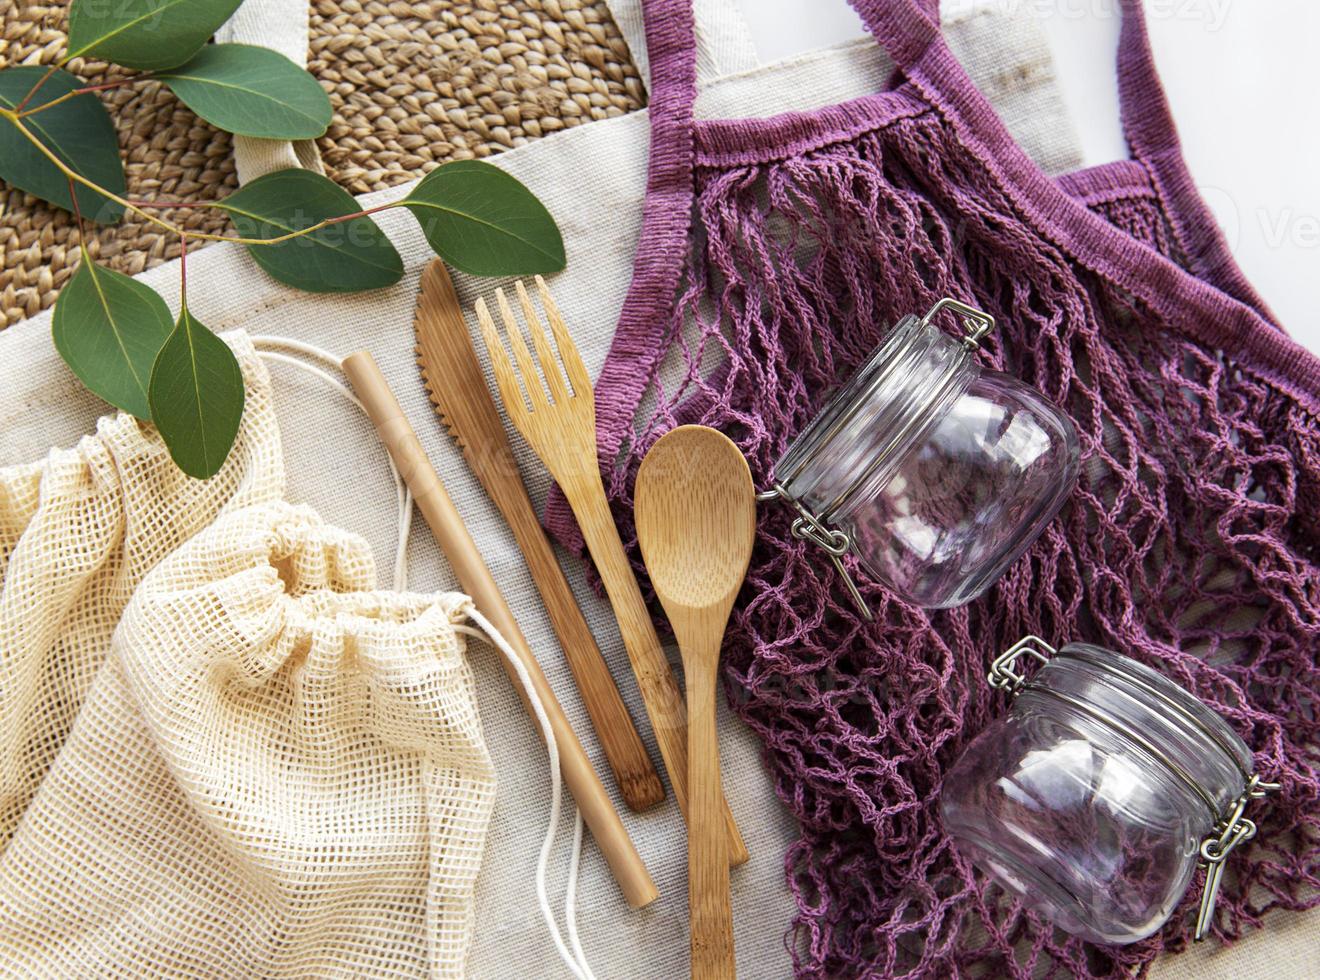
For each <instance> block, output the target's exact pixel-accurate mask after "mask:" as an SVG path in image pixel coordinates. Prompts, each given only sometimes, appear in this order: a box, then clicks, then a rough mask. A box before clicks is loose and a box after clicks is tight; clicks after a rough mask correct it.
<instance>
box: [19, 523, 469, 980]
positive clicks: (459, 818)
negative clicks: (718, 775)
mask: <svg viewBox="0 0 1320 980" xmlns="http://www.w3.org/2000/svg"><path fill="white" fill-rule="evenodd" d="M375 583H376V570H375V565H374V562H373V560H372V556H371V553H370V550H369V548H368V546H367V544H366V542H365V541H363V540H362V539H361V538H359V537H358V536H356V535H353V534H349V533H347V532H344V531H340V530H338V529H336V528H333V527H330V526H328V525H326V524H325V523H323V522H322V521H321V520H320V519H319V518H318V517H317V516H316V515H315V513H314V512H312V511H311V510H309V509H307V508H305V507H298V506H294V505H291V504H287V503H273V504H269V505H263V506H257V507H252V508H248V509H246V510H242V511H237V512H235V513H232V514H228V515H226V516H224V517H222V518H221V519H220V520H219V521H217V522H216V523H215V524H214V525H213V526H212V527H210V528H208V529H207V530H205V531H203V532H202V533H200V534H198V535H197V536H196V537H195V538H194V539H193V540H192V541H190V542H189V543H187V544H186V545H184V546H183V547H182V548H180V549H179V550H178V551H177V552H176V553H175V554H174V555H173V556H171V557H170V558H169V559H168V560H166V561H165V562H163V563H162V564H161V565H160V566H159V567H158V568H156V569H155V571H153V572H152V573H151V574H150V575H148V576H147V577H146V579H145V580H144V581H143V583H142V585H141V587H140V588H139V590H138V592H137V594H136V595H135V596H134V598H133V601H132V602H131V603H130V604H129V606H128V608H127V609H126V611H125V613H124V617H123V621H122V623H121V625H120V627H119V629H118V630H117V631H116V633H115V636H114V642H113V645H112V648H111V652H110V655H109V658H108V660H107V662H106V664H105V666H104V668H103V669H102V670H101V672H100V674H99V675H98V677H97V679H96V681H95V683H94V685H93V687H92V689H91V690H90V691H89V693H88V696H87V699H86V703H85V705H84V708H83V711H82V713H81V716H80V717H79V719H78V722H77V724H76V726H75V727H74V730H73V732H72V734H71V736H70V738H69V741H68V742H67V744H66V745H65V747H64V749H63V751H62V752H61V753H60V756H59V758H58V759H57V760H56V762H55V764H54V766H53V767H52V768H51V771H50V774H49V776H48V777H47V779H46V781H45V783H44V784H43V785H42V787H41V790H40V792H39V793H38V795H37V797H36V799H35V800H34V801H33V803H32V805H31V807H30V808H29V810H28V812H27V814H26V815H25V817H24V819H23V821H22V823H21V825H20V826H19V828H18V830H17V832H16V833H15V835H14V838H13V840H12V842H11V844H10V846H9V848H8V850H7V851H6V852H5V853H4V855H3V856H0V936H3V937H5V939H4V942H3V943H0V972H9V971H11V970H13V971H21V972H23V973H24V974H25V975H33V976H72V975H88V974H96V975H101V976H128V975H132V976H161V977H164V976H170V977H176V976H180V975H188V976H199V975H204V976H208V977H231V976H232V977H252V976H261V977H294V976H297V977H307V976H371V977H381V976H417V975H422V974H430V975H433V976H459V975H462V973H463V962H464V957H465V955H466V950H467V946H468V941H469V938H470V934H471V928H472V907H473V906H472V890H473V885H474V881H475V878H476V874H477V870H478V868H479V866H480V861H481V855H482V850H483V848H484V845H485V836H486V830H487V826H488V823H489V819H490V813H491V807H492V805H493V801H494V791H495V777H494V772H493V769H492V766H491V761H490V757H489V755H488V754H487V751H486V746H485V739H484V736H483V733H482V728H481V722H480V719H479V717H478V714H477V707H476V700H475V691H474V684H473V678H472V674H471V671H470V669H469V667H468V664H467V662H466V659H465V656H464V642H463V637H462V635H461V633H460V632H459V630H458V629H456V627H457V626H459V625H460V624H461V623H462V621H463V620H464V618H465V613H466V610H467V609H468V608H470V600H469V599H467V597H465V596H462V595H456V594H433V595H416V594H406V593H394V592H377V591H372V590H373V589H374V587H375Z"/></svg>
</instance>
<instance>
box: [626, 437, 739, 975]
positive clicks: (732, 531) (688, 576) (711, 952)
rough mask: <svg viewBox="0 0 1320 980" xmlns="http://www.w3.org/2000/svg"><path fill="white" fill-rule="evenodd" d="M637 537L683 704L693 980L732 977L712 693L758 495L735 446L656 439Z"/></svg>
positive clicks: (641, 475)
mask: <svg viewBox="0 0 1320 980" xmlns="http://www.w3.org/2000/svg"><path fill="white" fill-rule="evenodd" d="M634 508H635V517H636V522H637V540H638V543H639V544H640V545H641V548H642V557H643V558H645V560H646V568H647V571H648V572H649V573H650V575H651V584H652V585H654V586H655V591H656V595H657V596H659V598H660V603H661V605H663V606H664V607H665V614H666V615H667V616H668V617H669V622H670V625H671V626H673V628H674V635H675V637H677V639H678V645H679V649H680V650H681V651H682V653H683V674H684V680H685V681H686V687H687V705H688V781H689V790H688V793H689V798H688V806H689V821H688V916H689V922H690V932H691V944H692V954H691V955H692V976H693V978H694V980H706V978H721V980H733V977H734V968H735V963H734V952H733V910H732V906H731V902H730V897H729V854H728V841H727V838H726V836H725V833H724V818H723V809H722V803H721V801H722V800H723V794H722V793H721V791H720V756H719V742H718V738H717V733H716V728H715V690H716V687H717V683H718V672H719V658H720V647H721V645H722V643H723V640H724V630H725V628H726V627H727V626H728V622H729V612H730V610H731V609H732V608H733V601H734V599H735V598H737V595H738V589H739V588H740V587H741V585H742V583H743V579H744V578H746V577H747V565H748V563H749V562H750V561H751V557H752V542H753V540H754V538H755V535H756V492H755V490H754V489H753V488H752V475H751V472H750V471H749V470H748V468H747V460H745V459H744V458H743V455H742V453H741V452H739V451H738V447H737V446H735V445H734V444H733V443H732V442H731V441H730V440H729V438H728V437H727V436H725V435H723V434H722V433H720V432H717V431H716V430H715V429H711V428H707V427H706V426H702V425H684V426H680V427H679V428H677V429H674V430H673V431H671V432H668V433H666V434H665V435H664V436H662V437H661V438H660V439H659V441H657V442H656V444H655V445H654V446H652V447H651V451H650V452H649V453H647V454H646V458H645V459H644V460H642V466H641V469H640V470H638V473H637V488H636V492H635V495H634Z"/></svg>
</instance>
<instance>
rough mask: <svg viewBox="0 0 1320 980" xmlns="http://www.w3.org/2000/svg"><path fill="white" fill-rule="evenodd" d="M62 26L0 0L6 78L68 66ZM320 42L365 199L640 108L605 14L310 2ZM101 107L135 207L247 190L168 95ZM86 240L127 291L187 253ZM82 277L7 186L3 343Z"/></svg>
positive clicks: (597, 6) (340, 138) (195, 215)
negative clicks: (13, 70)
mask: <svg viewBox="0 0 1320 980" xmlns="http://www.w3.org/2000/svg"><path fill="white" fill-rule="evenodd" d="M66 12H67V4H64V3H59V2H53V3H46V2H41V0H0V15H2V16H3V23H4V35H3V38H0V68H3V67H8V66H12V65H19V64H41V65H48V64H51V63H53V62H55V61H56V60H58V58H59V57H61V56H62V55H63V53H64V50H65V33H64V32H65V24H66ZM309 35H310V38H309V41H310V45H309V52H308V69H309V70H310V71H311V72H312V74H313V75H315V76H316V78H317V79H318V80H319V81H320V82H321V85H322V86H323V87H324V88H325V89H326V91H327V92H328V93H329V94H330V101H331V104H332V105H333V107H334V120H333V122H332V123H331V124H330V130H329V132H327V133H326V135H325V136H323V137H322V138H321V139H320V141H319V146H320V150H321V155H322V157H323V159H324V162H325V166H326V172H327V173H328V174H329V175H330V176H331V177H332V178H333V179H334V180H336V181H337V182H338V183H339V184H340V185H341V186H343V187H345V188H347V189H348V190H349V191H350V192H352V193H354V194H361V193H365V192H367V191H372V190H378V189H380V188H382V187H389V186H392V185H394V184H399V183H403V182H406V181H408V180H411V179H413V178H416V177H418V176H420V175H422V174H423V173H426V172H427V171H428V170H431V169H433V168H434V167H436V166H438V165H439V164H441V163H444V162H445V161H447V160H458V159H463V158H467V157H484V156H488V155H490V154H491V153H495V152H498V151H499V150H502V149H505V148H506V147H512V146H518V145H519V144H521V143H525V142H526V141H527V140H529V139H533V138H535V137H538V136H541V135H543V134H545V133H552V132H555V131H556V130H559V129H564V128H566V127H568V126H576V125H578V124H579V123H583V122H588V121H590V120H593V119H604V118H607V117H610V116H617V115H621V114H623V113H625V112H630V111H632V110H634V109H638V108H640V107H641V106H642V105H643V104H644V102H645V93H644V91H643V89H642V84H641V81H640V80H639V78H638V75H637V69H636V68H635V67H634V65H633V63H632V58H631V56H630V55H629V53H628V47H627V45H626V44H625V43H624V40H623V37H622V36H621V35H620V33H619V30H618V28H617V27H616V26H615V24H614V22H613V20H611V18H610V15H609V11H608V9H607V8H606V6H605V3H604V2H603V0H518V2H516V3H499V2H496V0H473V2H466V3H463V2H452V0H421V2H417V3H404V2H392V3H383V2H378V0H313V2H312V5H311V27H310V31H309ZM67 67H68V68H69V69H70V70H71V71H72V72H73V73H74V74H75V75H77V76H78V77H79V78H82V79H85V80H86V81H87V83H88V84H96V83H100V82H104V81H109V80H113V79H114V78H117V77H119V76H120V74H121V71H120V69H117V68H114V67H112V66H108V65H106V64H104V63H101V62H95V61H85V60H83V59H75V60H74V61H71V62H70V63H69V65H68V66H67ZM98 95H99V97H100V98H101V99H102V101H103V102H104V103H105V104H106V107H107V108H108V109H109V110H110V114H111V116H112V117H113V118H114V120H115V125H116V128H117V129H118V132H119V145H120V151H121V153H122V155H123V158H124V161H125V164H126V168H127V175H128V187H129V196H130V197H132V198H136V199H148V200H150V199H160V200H181V201H182V200H189V201H196V200H213V199H216V198H220V197H223V196H224V195H225V194H227V193H229V192H230V191H232V190H233V189H234V188H235V187H236V186H237V182H236V180H235V175H234V164H233V159H232V156H231V153H230V137H229V135H228V134H226V133H222V132H219V131H218V130H216V129H214V128H213V127H211V126H209V125H208V124H206V123H204V122H202V121H201V120H200V119H198V118H197V117H196V116H195V115H193V113H192V112H191V111H190V110H188V109H187V108H185V107H184V106H183V105H182V104H181V103H180V102H179V101H178V100H177V99H176V98H175V97H174V96H173V94H171V93H170V92H169V91H168V90H167V89H165V88H164V86H162V85H160V84H159V83H156V82H150V81H147V82H138V83H134V84H131V85H125V86H123V87H122V88H114V89H109V90H106V91H104V92H100V93H98ZM160 213H161V215H162V216H163V217H165V218H167V219H168V220H170V221H172V222H174V223H175V224H176V225H182V226H183V227H186V228H189V229H192V230H196V231H207V232H226V231H230V230H232V229H230V227H229V223H228V220H227V218H226V217H225V216H224V215H223V213H221V212H218V211H213V210H211V209H207V208H189V209H184V208H178V209H173V210H169V211H162V212H160ZM88 238H89V240H88V243H87V246H88V251H89V252H90V253H91V256H92V258H93V259H94V260H96V261H97V262H99V263H101V264H103V265H106V266H109V267H110V268H112V269H117V270H118V271H120V272H124V273H127V274H130V275H133V274H136V273H139V272H141V271H143V270H144V269H148V268H150V267H152V266H154V265H159V264H160V263H161V262H164V261H166V260H168V259H171V258H173V257H175V256H176V255H178V253H179V240H178V238H177V237H176V236H175V235H173V234H171V233H169V232H166V231H164V230H163V229H160V228H158V227H157V226H154V225H152V224H150V223H148V222H144V221H142V220H140V219H137V218H135V217H133V216H132V215H129V216H127V217H126V218H125V219H124V220H123V221H122V222H121V223H120V224H119V225H116V226H114V227H111V228H102V227H97V226H89V233H88ZM196 245H197V246H200V245H201V243H196ZM77 264H78V239H77V235H76V233H75V230H74V222H73V218H72V216H71V215H69V214H67V213H66V212H64V211H63V210H61V209H59V208H54V207H51V206H49V205H47V204H45V203H44V202H41V201H39V200H37V199H36V198H34V197H32V196H31V195H28V194H23V193H22V192H19V191H16V190H12V189H11V188H9V187H8V186H7V185H6V184H4V183H3V182H0V312H2V313H3V316H2V317H0V329H3V328H4V327H6V326H8V325H10V324H12V323H15V322H17V321H19V320H21V319H23V318H25V317H29V316H32V315H33V314H35V313H37V312H38V311H39V310H42V309H44V308H46V307H48V306H50V305H51V304H52V303H54V302H55V297H56V296H57V295H58V293H59V290H60V287H61V286H62V285H63V284H64V282H65V281H66V280H67V279H68V278H69V277H70V276H71V275H72V274H73V271H74V269H75V268H76V267H77Z"/></svg>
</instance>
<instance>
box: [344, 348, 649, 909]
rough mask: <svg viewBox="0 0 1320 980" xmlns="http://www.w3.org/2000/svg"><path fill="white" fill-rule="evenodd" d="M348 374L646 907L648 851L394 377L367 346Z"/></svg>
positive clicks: (631, 898)
mask: <svg viewBox="0 0 1320 980" xmlns="http://www.w3.org/2000/svg"><path fill="white" fill-rule="evenodd" d="M343 368H344V374H345V375H347V376H348V380H349V381H350V382H351V383H352V385H353V388H354V390H355V391H356V392H357V395H358V397H359V398H360V399H361V400H362V403H363V404H364V405H365V406H366V409H367V414H368V415H369V416H370V417H371V421H372V423H373V424H374V425H375V427H376V433H377V434H378V435H379V436H380V439H381V442H383V443H384V444H385V448H386V449H387V450H388V451H389V454H390V456H391V457H392V458H393V460H394V464H395V465H396V466H397V467H398V468H399V472H400V473H401V474H402V475H403V478H404V480H405V482H406V483H407V484H408V488H409V489H410V490H411V491H412V494H413V499H414V500H416V501H417V508H418V510H420V511H421V512H422V516H423V517H424V518H426V523H427V524H428V525H429V526H430V528H431V531H432V533H433V534H434V535H435V538H436V541H437V542H439V544H440V548H441V550H442V551H444V553H445V557H446V558H448V559H449V564H450V565H452V566H453V568H454V573H455V574H456V575H457V576H458V581H459V584H460V585H461V586H462V588H463V591H465V592H466V593H467V594H468V595H470V596H471V597H472V599H473V601H474V602H475V603H476V605H477V608H478V609H480V610H481V612H482V614H483V615H485V616H486V618H487V619H489V620H490V621H491V623H493V624H494V626H495V628H496V629H498V630H499V631H500V632H501V633H502V634H503V635H504V638H505V639H506V640H507V641H508V642H509V645H510V646H511V647H512V648H513V650H514V651H515V652H516V653H517V654H518V657H519V659H520V660H521V661H522V663H523V666H524V667H526V668H527V672H528V674H529V675H530V676H531V678H532V685H533V686H534V687H535V688H536V693H537V695H538V697H539V698H540V700H541V704H542V706H543V707H544V708H545V713H546V715H547V717H549V719H550V726H551V728H552V730H553V731H554V735H555V741H556V743H557V744H558V746H559V759H560V766H561V768H562V770H563V774H564V781H565V782H566V783H567V784H568V788H569V791H570V792H571V793H572V794H573V798H574V799H575V800H576V801H577V805H578V808H579V809H580V810H581V811H582V819H583V820H584V821H585V822H586V825H587V827H588V828H589V829H590V830H591V834H592V836H593V837H595V838H596V844H597V846H598V847H599V848H600V850H601V853H602V854H604V855H605V861H606V863H607V864H608V865H609V867H610V870H611V871H612V872H613V873H614V879H615V881H617V882H618V883H619V888H620V889H621V890H622V891H623V895H624V898H625V899H627V901H628V904H629V905H630V906H632V907H633V908H641V907H642V906H644V905H648V904H650V903H651V902H653V901H654V900H655V899H656V898H658V897H659V892H658V891H657V889H656V887H655V883H654V882H653V881H652V880H651V876H650V874H649V873H648V872H647V870H646V866H645V865H644V864H643V863H642V858H641V855H639V854H638V853H637V848H636V847H635V846H634V845H633V842H632V840H631V839H630V838H629V836H628V831H627V830H625V829H624V826H623V822H622V821H621V820H620V819H619V814H618V812H617V811H615V809H614V807H613V805H612V804H611V803H610V799H609V796H608V795H606V792H605V787H604V786H603V785H602V784H601V781H600V778H599V777H598V776H597V775H596V771H595V770H594V769H593V768H592V766H591V762H590V760H589V759H588V758H587V754H586V752H585V751H584V750H583V748H582V743H581V742H580V741H578V737H577V735H576V734H575V733H574V732H573V728H572V726H571V725H570V724H569V721H568V718H567V717H566V716H565V715H564V709H563V708H562V707H561V706H560V704H559V701H558V699H557V698H556V697H555V694H554V691H553V690H551V688H550V684H549V682H548V681H547V680H546V677H545V674H544V672H543V671H542V670H541V665H540V664H538V663H537V662H536V658H535V657H534V656H533V655H532V651H531V648H530V647H529V646H528V645H527V640H526V638H525V637H524V636H523V634H522V630H520V629H519V628H518V623H517V621H516V620H515V619H514V617H513V612H512V610H510V609H509V605H508V603H507V602H505V601H504V596H503V595H502V594H501V593H500V590H499V586H497V585H496V584H495V580H494V578H492V577H491V574H490V569H489V568H487V567H486V563H485V562H484V561H482V559H481V555H480V553H479V552H478V551H477V546H476V543H475V542H474V541H473V540H472V536H471V535H470V534H469V533H468V530H467V528H466V526H465V525H464V524H463V519H462V518H461V517H460V516H459V514H458V511H457V510H456V509H455V508H454V502H453V501H452V500H450V499H449V494H448V493H447V492H446V491H445V487H444V484H443V483H441V481H440V477H439V475H438V474H437V473H436V472H435V468H434V467H433V466H432V465H431V462H430V460H429V459H427V457H426V453H425V451H424V450H423V449H422V446H421V443H420V442H418V441H417V434H416V433H415V432H414V431H413V428H412V426H411V425H410V424H409V422H408V419H407V417H406V416H405V415H404V414H403V409H402V408H401V407H400V406H399V403H398V401H397V400H396V399H395V397H394V393H393V392H392V391H390V387H389V383H388V382H387V381H386V380H385V376H384V375H383V374H381V371H380V368H379V367H378V366H377V365H376V361H375V359H373V358H372V356H371V354H370V353H368V352H367V351H359V352H358V353H356V354H350V355H349V356H348V357H346V358H345V359H344V362H343ZM501 661H502V662H504V667H505V671H506V672H507V673H509V675H510V678H511V679H513V680H514V687H515V689H516V690H517V691H518V694H519V696H520V697H522V699H523V704H524V706H525V707H527V709H528V713H529V714H531V706H530V702H528V700H527V695H526V692H524V691H523V689H522V685H521V684H519V683H518V682H517V679H516V677H515V675H514V673H513V669H512V665H511V664H509V663H507V661H503V658H501Z"/></svg>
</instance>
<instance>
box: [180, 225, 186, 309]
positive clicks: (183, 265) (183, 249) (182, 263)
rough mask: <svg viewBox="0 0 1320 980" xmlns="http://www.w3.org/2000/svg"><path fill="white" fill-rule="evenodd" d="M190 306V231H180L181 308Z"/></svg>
mask: <svg viewBox="0 0 1320 980" xmlns="http://www.w3.org/2000/svg"><path fill="white" fill-rule="evenodd" d="M187 308H188V233H187V232H186V231H184V232H180V233H179V310H180V313H182V311H183V310H186V309H187Z"/></svg>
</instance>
